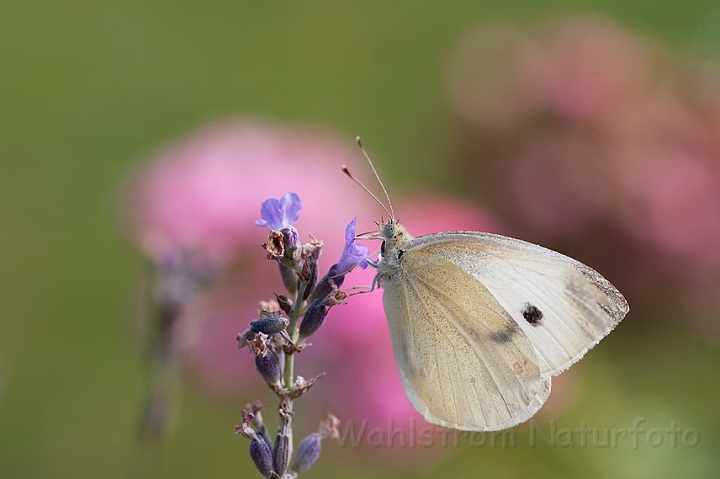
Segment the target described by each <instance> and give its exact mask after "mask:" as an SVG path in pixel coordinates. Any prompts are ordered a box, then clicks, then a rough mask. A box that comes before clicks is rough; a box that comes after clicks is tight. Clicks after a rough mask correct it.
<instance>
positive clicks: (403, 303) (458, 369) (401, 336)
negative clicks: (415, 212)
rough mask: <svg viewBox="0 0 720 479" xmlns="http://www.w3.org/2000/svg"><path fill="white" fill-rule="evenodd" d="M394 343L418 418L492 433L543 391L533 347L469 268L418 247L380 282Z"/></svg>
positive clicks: (530, 407) (525, 414)
mask: <svg viewBox="0 0 720 479" xmlns="http://www.w3.org/2000/svg"><path fill="white" fill-rule="evenodd" d="M384 287H385V293H384V295H383V301H384V305H385V311H386V314H387V317H388V322H389V325H390V331H391V334H392V339H393V349H394V350H395V356H396V360H397V363H398V367H399V369H400V374H401V377H402V380H403V385H404V386H405V390H406V392H407V395H408V397H409V398H410V400H411V402H412V403H413V405H414V406H415V408H416V409H417V410H418V411H420V412H421V413H422V414H423V415H424V416H425V418H426V419H427V420H428V421H430V422H433V423H436V424H441V425H443V426H447V427H452V428H456V429H464V430H475V431H492V430H499V429H504V428H508V427H512V426H514V425H516V424H518V423H520V422H523V421H525V420H527V419H529V418H530V417H531V416H532V415H533V414H535V412H536V411H537V410H538V409H539V408H540V407H541V406H542V404H543V403H544V402H545V400H546V399H547V397H548V395H549V393H550V380H549V378H542V377H541V369H540V366H539V364H538V363H539V359H538V357H537V353H536V350H535V348H534V347H533V345H532V344H531V342H530V341H529V339H528V338H527V337H526V335H525V333H524V332H523V330H522V329H521V328H519V327H518V325H517V323H516V322H515V320H514V319H513V318H512V317H511V315H510V314H508V312H507V311H506V310H505V308H504V307H503V306H502V305H501V304H500V303H499V302H498V301H497V300H496V298H495V297H494V296H493V295H492V294H491V293H490V292H489V291H488V289H487V288H486V287H485V286H484V285H483V284H482V283H481V282H480V281H478V280H477V279H476V278H475V277H474V276H473V275H472V274H469V273H467V272H464V271H463V270H462V269H461V268H459V267H458V266H457V265H455V264H453V263H451V262H449V261H448V260H446V259H444V258H442V257H440V256H438V255H436V254H432V253H429V252H426V251H424V250H422V249H418V250H415V251H408V252H407V253H406V254H405V255H404V257H403V260H402V263H401V265H400V268H399V274H398V275H397V277H396V278H395V279H393V280H392V281H389V282H388V283H387V284H385V285H384Z"/></svg>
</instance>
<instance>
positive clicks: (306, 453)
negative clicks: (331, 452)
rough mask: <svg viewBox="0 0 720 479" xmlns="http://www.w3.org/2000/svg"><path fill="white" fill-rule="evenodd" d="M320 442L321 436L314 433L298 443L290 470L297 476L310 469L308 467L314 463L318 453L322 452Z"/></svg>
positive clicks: (318, 455)
mask: <svg viewBox="0 0 720 479" xmlns="http://www.w3.org/2000/svg"><path fill="white" fill-rule="evenodd" d="M321 441H322V436H321V435H320V434H318V433H316V432H314V433H312V434H310V435H309V436H307V437H306V438H305V439H303V440H302V441H300V445H299V446H298V448H297V451H296V452H295V457H294V458H293V462H292V465H291V466H290V469H292V470H293V471H295V472H297V473H298V474H301V473H303V472H305V471H307V470H308V469H310V466H312V465H313V464H315V461H317V460H318V458H319V457H320V452H322V446H321V444H320V442H321Z"/></svg>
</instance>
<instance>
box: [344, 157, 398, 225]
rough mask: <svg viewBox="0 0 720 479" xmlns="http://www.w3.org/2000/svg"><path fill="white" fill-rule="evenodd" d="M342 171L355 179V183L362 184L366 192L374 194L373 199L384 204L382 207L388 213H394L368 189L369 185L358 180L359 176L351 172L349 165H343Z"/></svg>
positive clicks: (361, 186) (381, 204)
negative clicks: (356, 176)
mask: <svg viewBox="0 0 720 479" xmlns="http://www.w3.org/2000/svg"><path fill="white" fill-rule="evenodd" d="M342 171H343V173H345V174H346V175H347V176H348V178H350V179H351V180H353V181H354V182H355V183H357V184H358V185H359V186H360V188H362V189H363V190H365V192H366V193H367V194H368V195H370V196H372V197H373V199H374V200H375V201H377V202H378V204H379V205H380V206H382V208H383V209H384V210H385V211H386V212H387V214H389V215H392V213H390V212H389V211H388V209H387V207H386V206H385V205H384V204H383V202H382V201H380V200H379V199H378V197H377V196H375V195H374V194H373V192H372V191H370V190H369V189H368V187H367V186H365V185H363V184H362V183H361V182H360V180H358V179H357V178H355V177H354V176H353V175H352V173H350V170H348V169H347V166H345V165H342Z"/></svg>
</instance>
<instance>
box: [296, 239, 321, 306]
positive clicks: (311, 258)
mask: <svg viewBox="0 0 720 479" xmlns="http://www.w3.org/2000/svg"><path fill="white" fill-rule="evenodd" d="M322 248H323V242H322V241H319V240H317V239H315V238H314V237H312V236H310V242H309V243H307V244H306V245H305V246H303V252H302V260H303V265H302V271H301V273H300V278H301V279H302V280H303V281H304V282H305V283H306V284H307V286H306V287H305V293H304V294H303V299H307V298H308V297H309V296H310V293H312V291H313V289H314V288H315V283H317V279H318V258H320V254H321V253H322Z"/></svg>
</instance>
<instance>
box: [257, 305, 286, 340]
mask: <svg viewBox="0 0 720 479" xmlns="http://www.w3.org/2000/svg"><path fill="white" fill-rule="evenodd" d="M260 316H261V318H260V319H256V320H254V321H252V322H250V330H251V331H253V332H254V333H263V334H267V335H268V336H271V335H273V334H277V333H279V332H281V331H285V328H287V325H288V319H287V318H284V317H282V316H281V315H280V311H275V312H273V313H267V312H264V311H263V312H262V313H261V315H260ZM262 316H265V317H262Z"/></svg>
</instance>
